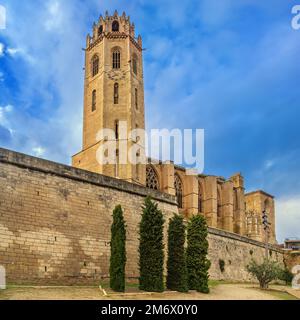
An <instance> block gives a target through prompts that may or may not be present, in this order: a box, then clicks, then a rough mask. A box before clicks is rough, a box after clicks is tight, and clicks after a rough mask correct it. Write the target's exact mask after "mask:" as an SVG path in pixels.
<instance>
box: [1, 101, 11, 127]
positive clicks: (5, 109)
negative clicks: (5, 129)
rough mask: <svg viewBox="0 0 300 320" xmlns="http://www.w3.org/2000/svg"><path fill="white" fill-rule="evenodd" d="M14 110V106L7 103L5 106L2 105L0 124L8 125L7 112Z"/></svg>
mask: <svg viewBox="0 0 300 320" xmlns="http://www.w3.org/2000/svg"><path fill="white" fill-rule="evenodd" d="M12 111H13V106H11V105H7V106H5V107H1V106H0V124H1V125H4V126H6V125H7V118H6V116H7V114H8V113H10V112H12Z"/></svg>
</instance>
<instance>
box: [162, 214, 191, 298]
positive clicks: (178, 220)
mask: <svg viewBox="0 0 300 320" xmlns="http://www.w3.org/2000/svg"><path fill="white" fill-rule="evenodd" d="M184 243H185V226H184V224H183V217H182V216H180V215H174V217H173V218H171V219H170V222H169V229H168V262H167V271H168V273H167V288H168V289H170V290H175V291H179V292H187V291H188V284H187V268H186V258H185V250H184Z"/></svg>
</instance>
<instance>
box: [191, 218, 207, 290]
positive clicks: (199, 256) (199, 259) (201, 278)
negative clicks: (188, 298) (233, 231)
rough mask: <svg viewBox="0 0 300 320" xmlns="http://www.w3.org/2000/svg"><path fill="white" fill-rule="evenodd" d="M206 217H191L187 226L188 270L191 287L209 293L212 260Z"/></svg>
mask: <svg viewBox="0 0 300 320" xmlns="http://www.w3.org/2000/svg"><path fill="white" fill-rule="evenodd" d="M207 235H208V231H207V224H206V221H205V218H204V217H203V216H201V215H196V216H193V217H192V218H191V220H190V221H189V224H188V228H187V258H186V259H187V270H188V285H189V289H191V290H197V291H199V292H203V293H208V292H209V288H208V278H209V274H208V270H209V268H210V261H209V260H208V259H207V253H208V241H207Z"/></svg>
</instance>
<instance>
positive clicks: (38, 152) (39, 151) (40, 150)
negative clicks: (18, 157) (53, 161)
mask: <svg viewBox="0 0 300 320" xmlns="http://www.w3.org/2000/svg"><path fill="white" fill-rule="evenodd" d="M32 151H33V152H34V155H35V156H36V157H41V156H43V155H44V154H45V151H46V149H45V148H42V147H35V148H32Z"/></svg>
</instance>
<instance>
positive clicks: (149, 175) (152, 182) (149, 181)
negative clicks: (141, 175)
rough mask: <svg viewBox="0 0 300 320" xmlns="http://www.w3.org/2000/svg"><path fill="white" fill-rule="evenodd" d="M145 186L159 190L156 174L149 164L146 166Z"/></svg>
mask: <svg viewBox="0 0 300 320" xmlns="http://www.w3.org/2000/svg"><path fill="white" fill-rule="evenodd" d="M146 187H147V188H149V189H153V190H159V181H158V176H157V173H156V171H155V169H154V168H153V167H152V166H151V165H149V166H147V168H146Z"/></svg>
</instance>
